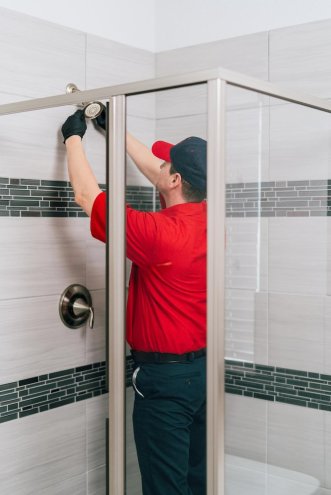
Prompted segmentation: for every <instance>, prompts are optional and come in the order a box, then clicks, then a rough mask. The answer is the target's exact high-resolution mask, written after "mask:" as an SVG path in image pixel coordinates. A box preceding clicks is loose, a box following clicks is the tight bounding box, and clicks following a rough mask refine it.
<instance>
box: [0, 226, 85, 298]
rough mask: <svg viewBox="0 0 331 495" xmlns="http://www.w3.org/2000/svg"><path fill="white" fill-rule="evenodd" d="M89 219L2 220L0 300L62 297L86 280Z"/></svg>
mask: <svg viewBox="0 0 331 495" xmlns="http://www.w3.org/2000/svg"><path fill="white" fill-rule="evenodd" d="M87 222H88V219H83V218H80V219H75V220H72V219H69V218H24V219H22V218H19V217H15V218H11V217H6V218H1V227H2V229H3V231H4V232H6V236H5V237H4V238H2V239H1V243H0V271H1V274H2V278H1V284H0V299H13V298H22V297H33V296H43V295H46V294H61V293H62V292H63V290H64V289H65V288H66V287H67V286H68V285H70V284H73V283H81V284H83V285H84V284H85V281H86V270H85V266H86V242H87V237H88V235H89V232H88V223H87Z"/></svg>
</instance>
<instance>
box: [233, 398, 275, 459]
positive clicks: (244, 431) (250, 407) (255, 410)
mask: <svg viewBox="0 0 331 495" xmlns="http://www.w3.org/2000/svg"><path fill="white" fill-rule="evenodd" d="M266 442H267V402H266V401H258V400H255V399H252V398H250V397H239V396H236V395H230V394H226V396H225V451H226V453H227V454H232V455H235V456H239V457H247V458H249V459H252V460H255V461H259V462H261V463H266V462H267V457H266V454H267V453H266V445H267V443H266Z"/></svg>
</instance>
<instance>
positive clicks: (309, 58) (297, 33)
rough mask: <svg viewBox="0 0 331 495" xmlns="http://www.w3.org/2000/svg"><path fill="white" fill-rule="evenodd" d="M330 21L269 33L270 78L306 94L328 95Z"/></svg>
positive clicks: (330, 79) (330, 54)
mask: <svg viewBox="0 0 331 495" xmlns="http://www.w3.org/2000/svg"><path fill="white" fill-rule="evenodd" d="M330 56H331V20H329V19H328V20H324V21H321V22H312V23H309V24H303V25H299V26H291V27H288V28H284V29H276V30H273V31H271V32H270V34H269V61H270V62H269V63H270V71H269V77H270V81H272V82H275V83H279V84H281V85H282V86H286V87H288V88H292V89H297V90H300V91H304V92H306V93H309V94H312V95H316V96H320V97H322V98H327V97H328V98H330V97H331V84H330V83H331V70H330V64H329V60H330Z"/></svg>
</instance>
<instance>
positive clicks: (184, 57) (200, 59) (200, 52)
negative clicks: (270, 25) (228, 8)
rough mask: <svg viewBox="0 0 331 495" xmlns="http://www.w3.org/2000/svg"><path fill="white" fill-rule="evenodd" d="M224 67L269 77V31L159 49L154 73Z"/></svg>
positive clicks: (263, 77)
mask: <svg viewBox="0 0 331 495" xmlns="http://www.w3.org/2000/svg"><path fill="white" fill-rule="evenodd" d="M215 67H223V68H225V69H229V70H232V71H236V72H242V73H243V74H248V75H250V76H253V77H257V78H259V79H267V78H268V33H257V34H254V35H249V36H238V37H236V38H231V39H226V40H219V41H215V42H212V43H203V44H200V45H194V46H188V47H185V48H178V49H176V50H168V51H164V52H160V53H158V54H157V56H156V75H157V77H161V76H165V75H169V74H178V73H185V72H195V71H197V70H205V69H210V68H215Z"/></svg>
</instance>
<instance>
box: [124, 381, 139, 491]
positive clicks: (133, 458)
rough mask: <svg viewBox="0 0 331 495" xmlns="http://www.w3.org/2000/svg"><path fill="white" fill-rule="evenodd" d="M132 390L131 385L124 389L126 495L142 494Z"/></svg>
mask: <svg viewBox="0 0 331 495" xmlns="http://www.w3.org/2000/svg"><path fill="white" fill-rule="evenodd" d="M133 404H134V391H133V388H132V387H128V388H127V389H126V483H127V495H142V488H141V477H140V471H139V465H138V459H137V452H136V447H135V443H134V437H133V425H132V412H133Z"/></svg>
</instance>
